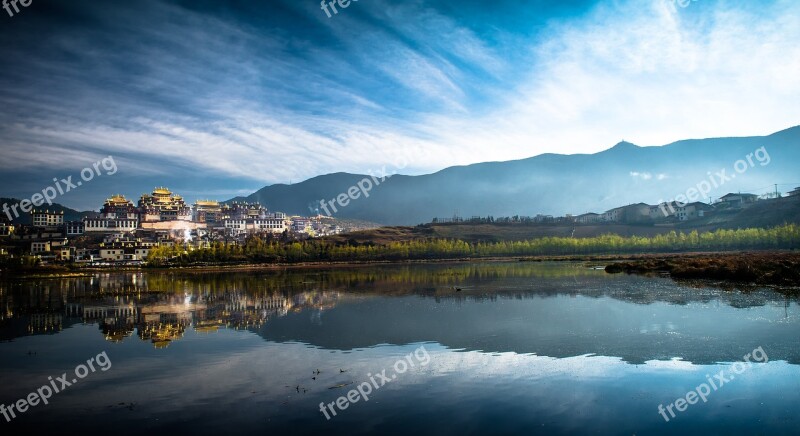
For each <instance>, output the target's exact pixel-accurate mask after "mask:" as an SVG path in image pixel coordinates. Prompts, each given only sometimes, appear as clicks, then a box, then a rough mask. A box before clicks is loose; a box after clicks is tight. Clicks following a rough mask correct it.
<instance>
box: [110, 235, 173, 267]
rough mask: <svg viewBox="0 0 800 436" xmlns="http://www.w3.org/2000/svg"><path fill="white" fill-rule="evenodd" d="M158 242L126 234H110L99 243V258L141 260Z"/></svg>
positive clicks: (114, 260)
mask: <svg viewBox="0 0 800 436" xmlns="http://www.w3.org/2000/svg"><path fill="white" fill-rule="evenodd" d="M157 245H159V244H158V242H153V241H145V240H143V239H141V238H136V239H134V238H131V237H129V236H128V235H124V234H117V235H110V236H109V237H106V238H105V239H104V240H103V243H102V244H100V259H102V260H105V261H111V262H121V261H142V260H144V259H145V258H147V255H148V254H150V250H152V249H153V247H156V246H157Z"/></svg>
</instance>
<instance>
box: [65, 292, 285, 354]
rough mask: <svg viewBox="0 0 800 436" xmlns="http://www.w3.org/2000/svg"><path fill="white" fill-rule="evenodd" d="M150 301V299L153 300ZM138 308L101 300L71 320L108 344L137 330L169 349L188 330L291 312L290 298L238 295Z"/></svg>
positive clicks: (174, 298) (163, 300)
mask: <svg viewBox="0 0 800 436" xmlns="http://www.w3.org/2000/svg"><path fill="white" fill-rule="evenodd" d="M148 297H150V298H149V299H148ZM148 297H145V298H144V300H140V301H138V302H136V303H133V302H123V301H115V299H114V298H109V299H108V300H106V301H103V300H99V299H98V300H96V301H87V302H81V303H70V304H68V305H67V309H66V312H65V316H66V317H67V318H73V317H74V318H80V319H81V320H82V321H83V323H87V324H89V323H91V324H94V323H97V324H99V325H100V329H101V330H102V332H103V335H105V338H106V340H109V341H112V342H121V341H123V340H124V339H125V338H127V337H129V336H132V335H133V333H134V330H135V331H137V332H138V336H139V338H140V339H141V340H144V341H152V342H153V344H154V345H155V346H156V348H163V347H166V346H167V345H169V343H170V342H172V341H174V340H177V339H180V338H181V337H183V334H184V333H185V332H186V329H187V328H194V329H195V330H196V331H198V332H203V333H209V332H213V331H216V330H218V329H219V328H220V327H224V328H235V329H246V328H251V327H260V326H262V325H263V324H264V323H265V322H266V321H268V320H269V319H270V318H272V317H276V316H283V315H286V313H288V310H289V304H290V303H289V299H287V298H285V297H282V296H272V297H261V298H256V297H249V296H246V295H240V294H238V293H225V294H223V295H219V296H215V295H208V296H200V297H198V296H196V295H192V296H184V295H158V294H155V295H150V296H148Z"/></svg>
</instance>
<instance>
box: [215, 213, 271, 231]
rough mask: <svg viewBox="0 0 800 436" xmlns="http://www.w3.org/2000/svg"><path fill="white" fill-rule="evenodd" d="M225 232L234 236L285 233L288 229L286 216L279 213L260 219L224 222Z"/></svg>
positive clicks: (263, 216) (240, 219)
mask: <svg viewBox="0 0 800 436" xmlns="http://www.w3.org/2000/svg"><path fill="white" fill-rule="evenodd" d="M223 226H224V228H225V231H226V232H227V233H228V234H230V235H233V236H240V235H243V234H252V233H283V232H285V231H286V229H287V220H286V214H284V213H281V212H277V213H271V214H264V215H261V216H260V217H258V218H239V219H225V220H223Z"/></svg>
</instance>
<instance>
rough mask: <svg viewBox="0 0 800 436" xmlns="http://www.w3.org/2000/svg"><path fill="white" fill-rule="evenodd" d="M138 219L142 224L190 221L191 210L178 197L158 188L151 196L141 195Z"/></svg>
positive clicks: (165, 189) (162, 188) (167, 190)
mask: <svg viewBox="0 0 800 436" xmlns="http://www.w3.org/2000/svg"><path fill="white" fill-rule="evenodd" d="M139 219H140V220H141V221H142V222H153V221H191V220H192V208H191V207H189V206H187V205H186V202H185V201H184V200H183V197H181V196H180V195H177V194H173V193H172V192H171V191H170V190H169V189H167V188H164V187H159V188H156V189H154V190H153V193H152V194H142V196H141V198H139Z"/></svg>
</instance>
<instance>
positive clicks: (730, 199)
mask: <svg viewBox="0 0 800 436" xmlns="http://www.w3.org/2000/svg"><path fill="white" fill-rule="evenodd" d="M719 201H720V203H724V204H727V205H730V206H731V207H745V206H747V205H750V204H753V203H755V202H756V201H758V195H755V194H733V193H731V194H727V195H725V196H723V197H722V198H720V199H719Z"/></svg>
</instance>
